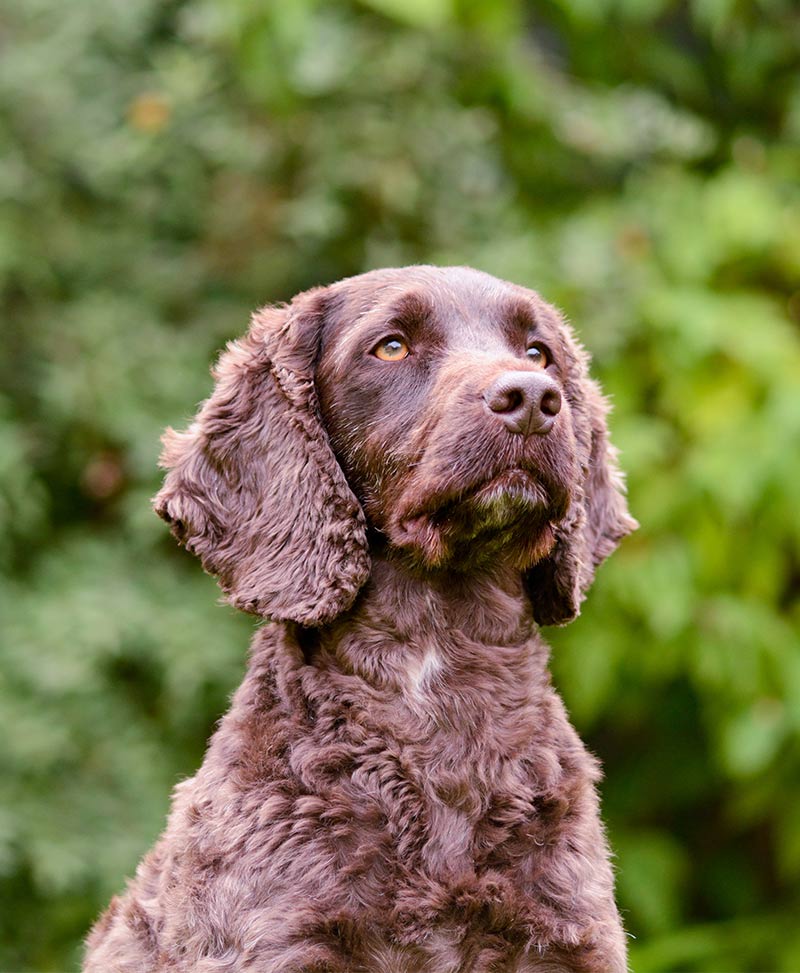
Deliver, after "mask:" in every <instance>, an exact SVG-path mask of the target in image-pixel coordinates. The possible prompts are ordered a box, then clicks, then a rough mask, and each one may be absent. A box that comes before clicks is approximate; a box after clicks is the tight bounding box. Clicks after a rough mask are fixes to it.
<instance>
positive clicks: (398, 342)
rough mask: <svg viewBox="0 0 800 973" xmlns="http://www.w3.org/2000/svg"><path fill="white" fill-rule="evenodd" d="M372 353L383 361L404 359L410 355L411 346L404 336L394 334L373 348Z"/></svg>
mask: <svg viewBox="0 0 800 973" xmlns="http://www.w3.org/2000/svg"><path fill="white" fill-rule="evenodd" d="M372 354H373V355H374V356H375V357H376V358H380V360H381V361H402V360H403V359H404V358H407V357H408V354H409V347H408V345H407V344H406V343H405V341H403V339H402V338H398V337H397V335H392V337H391V338H384V339H383V341H380V342H378V344H377V345H376V346H375V347H374V348H373V349H372Z"/></svg>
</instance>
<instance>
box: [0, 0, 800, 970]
mask: <svg viewBox="0 0 800 973" xmlns="http://www.w3.org/2000/svg"><path fill="white" fill-rule="evenodd" d="M0 146H1V147H2V148H1V151H0V286H1V287H2V318H1V319H0V327H1V328H2V342H1V344H0V571H2V575H3V580H2V589H1V590H0V641H1V644H2V671H1V673H0V754H1V755H2V756H1V757H0V759H1V760H2V767H1V768H0V770H1V772H0V794H1V795H2V797H1V799H0V895H1V896H2V902H3V905H2V907H1V908H0V942H2V946H0V968H2V969H4V970H25V971H55V970H74V969H76V968H77V966H78V963H79V956H80V941H81V938H82V936H83V935H84V933H85V931H86V929H87V927H88V926H89V924H90V922H91V921H92V920H93V918H94V917H95V915H96V914H97V913H98V911H99V910H100V909H101V908H102V907H103V906H104V905H105V904H106V903H107V901H108V899H109V897H110V896H111V894H112V893H113V892H115V891H117V890H119V889H120V887H121V886H122V884H123V880H124V876H126V875H130V874H131V873H132V871H133V869H134V868H135V865H136V863H137V861H138V859H139V858H140V856H141V855H142V853H143V852H144V851H145V850H146V849H147V848H148V847H149V846H150V844H151V843H152V842H153V840H154V839H155V837H156V835H157V834H158V833H159V831H160V829H161V827H162V825H163V821H164V816H165V813H166V810H167V807H168V800H169V792H170V789H171V787H172V786H173V785H174V784H175V782H176V781H177V780H179V779H180V778H181V777H183V776H186V775H188V774H190V773H192V771H193V769H194V768H195V767H196V766H197V765H198V763H199V762H200V760H201V759H202V753H203V749H204V743H205V740H206V738H207V736H208V734H209V733H210V732H211V730H212V729H213V727H214V724H215V721H216V720H217V719H218V718H219V716H220V715H221V714H222V712H224V710H225V708H226V704H227V699H228V696H229V694H230V692H231V691H232V690H233V688H234V687H235V686H236V684H237V683H238V682H239V680H240V679H241V676H242V673H243V667H244V660H245V652H246V646H247V642H248V639H249V635H250V633H251V632H252V630H253V628H254V622H253V621H252V620H251V619H248V618H246V617H244V616H240V615H237V614H236V613H235V612H233V610H232V609H230V608H227V607H221V606H220V605H219V604H218V592H217V589H216V587H215V585H214V583H213V581H212V580H211V579H209V578H207V577H205V576H204V575H203V574H202V572H201V570H200V567H199V565H198V564H197V563H195V562H194V561H193V559H192V558H191V557H190V556H189V555H187V554H185V553H184V552H182V551H180V550H179V549H178V548H177V547H176V545H175V544H174V543H173V541H172V540H171V539H170V538H169V536H168V532H167V530H166V528H165V527H164V525H163V524H161V523H160V522H159V521H158V520H157V518H156V517H155V516H154V515H153V514H152V513H151V512H150V508H149V497H150V496H151V495H152V494H153V492H154V491H155V489H156V487H157V484H158V472H157V469H156V461H157V456H158V450H159V446H158V440H159V435H160V433H161V430H162V428H163V427H164V426H165V425H167V424H176V425H181V424H183V423H184V422H185V420H186V419H187V418H188V417H189V416H191V414H192V413H193V412H194V408H195V405H196V404H197V402H198V401H199V400H201V399H202V398H204V397H205V396H206V395H207V394H208V393H209V390H210V387H211V381H210V378H209V376H208V367H209V364H210V362H211V361H212V360H213V358H214V355H215V353H216V351H217V350H218V349H219V348H220V347H221V346H222V344H223V343H224V341H225V340H227V339H228V338H230V337H232V336H235V335H236V334H237V333H239V332H241V331H242V330H243V329H244V328H245V326H246V323H247V317H248V313H249V312H250V310H251V309H252V308H253V307H254V306H256V305H259V304H262V303H265V302H268V301H278V300H284V299H288V298H290V297H291V296H292V295H293V294H294V293H295V292H297V291H298V290H301V289H303V288H306V287H308V286H311V285H314V284H318V283H326V282H330V281H332V280H335V279H337V278H339V277H342V276H345V275H349V274H354V273H358V272H360V271H363V270H367V269H369V268H373V267H378V266H382V265H396V264H406V263H412V262H420V261H430V262H434V263H442V264H450V263H466V264H471V265H474V266H476V267H479V268H482V269H484V270H487V271H489V272H492V273H495V274H497V275H499V276H502V277H505V278H509V279H511V280H514V281H517V282H520V283H523V284H526V285H530V286H534V287H536V288H538V289H540V290H541V291H542V292H543V293H544V294H545V295H546V296H547V297H548V298H549V299H550V300H552V301H554V302H555V303H557V304H558V305H560V306H561V307H562V308H563V309H564V310H565V311H566V313H567V314H568V315H569V317H570V318H571V319H572V320H573V322H574V323H575V325H576V327H577V329H578V330H579V332H580V334H581V335H582V337H583V339H584V341H585V343H586V345H587V346H588V347H589V348H590V350H591V351H592V352H593V354H594V357H595V371H596V374H597V375H598V376H599V377H600V378H601V379H602V381H603V383H604V385H605V387H606V389H607V390H608V392H609V393H610V395H611V397H612V398H613V402H614V407H615V411H614V415H613V417H612V427H613V435H614V439H615V441H616V443H617V444H618V445H619V446H620V447H621V450H622V463H623V466H624V467H625V468H626V469H627V471H628V473H629V484H630V498H631V507H632V509H633V511H634V513H635V514H636V516H637V517H638V518H639V520H640V521H641V523H642V528H641V530H640V531H639V532H638V533H637V534H636V535H634V536H633V537H632V538H630V539H629V540H627V541H626V542H625V544H624V545H623V547H622V549H621V550H620V551H619V552H618V553H617V554H616V555H615V556H614V557H613V558H612V559H611V561H610V562H609V563H608V564H607V565H606V566H605V567H604V568H603V570H602V572H601V574H600V577H599V580H598V582H597V584H596V587H595V588H594V590H593V592H592V594H591V596H590V599H589V601H588V602H587V603H586V605H585V608H584V614H583V616H582V617H581V618H580V619H579V620H578V621H577V622H576V623H574V624H573V625H572V626H571V627H570V628H569V629H567V630H563V631H560V630H559V631H553V632H552V641H553V644H554V658H553V664H554V671H555V676H556V680H557V683H558V686H559V687H560V689H561V691H562V693H563V695H564V696H565V698H566V700H567V703H568V705H569V708H570V710H571V712H572V714H573V717H574V721H575V723H576V724H577V726H578V728H579V730H580V732H581V734H582V735H583V737H584V738H585V739H586V740H587V741H588V743H589V745H590V746H591V748H592V749H593V750H594V751H595V752H596V753H598V754H599V755H600V757H601V758H602V760H603V762H604V764H605V767H606V780H605V782H604V785H603V800H604V805H603V807H604V813H605V816H606V819H607V822H608V828H609V832H610V836H611V841H612V844H613V846H614V849H615V851H616V854H617V868H618V885H619V901H620V904H621V907H622V909H623V910H624V915H625V921H626V924H627V927H628V929H629V930H630V932H631V934H632V935H633V936H634V937H635V939H632V941H631V952H632V962H633V966H634V969H635V970H636V971H638V973H648V971H650V973H660V971H669V973H675V971H766V970H774V971H787V973H796V971H798V970H800V921H798V919H800V891H799V890H798V879H800V649H799V647H798V642H800V638H799V637H798V633H799V630H800V608H799V607H798V592H799V591H800V515H799V514H798V506H799V505H800V11H799V9H798V6H797V4H796V3H794V2H792V0H683V2H676V0H542V2H536V0H527V2H521V0H520V2H515V0H361V2H355V0H353V2H347V0H342V2H329V3H323V2H315V0H285V2H282V3H278V2H245V0H104V2H100V3H98V2H96V0H69V3H64V2H63V0H25V2H24V3H20V2H19V0H3V6H2V9H1V10H0Z"/></svg>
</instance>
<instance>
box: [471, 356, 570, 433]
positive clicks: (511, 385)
mask: <svg viewBox="0 0 800 973" xmlns="http://www.w3.org/2000/svg"><path fill="white" fill-rule="evenodd" d="M483 399H484V401H485V402H486V406H487V408H488V409H489V410H490V411H491V412H494V413H495V414H496V415H497V416H498V418H499V419H502V421H503V424H504V425H505V427H506V429H508V431H509V432H513V433H518V434H519V435H522V436H529V435H530V434H531V433H536V434H537V435H539V436H544V435H546V434H547V433H548V432H550V430H551V429H552V428H553V424H554V423H555V421H556V416H557V415H558V413H559V412H560V411H561V392H560V391H559V389H558V385H556V383H555V382H554V381H553V379H552V378H550V376H549V375H545V374H544V373H543V372H540V371H537V372H503V374H502V375H500V376H498V377H497V378H496V379H495V380H494V382H492V384H491V385H490V386H489V388H488V389H486V391H485V392H484V393H483Z"/></svg>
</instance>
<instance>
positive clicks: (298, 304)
mask: <svg viewBox="0 0 800 973" xmlns="http://www.w3.org/2000/svg"><path fill="white" fill-rule="evenodd" d="M326 304H327V296H326V291H325V290H324V289H318V290H314V291H308V292H306V293H305V294H301V295H299V296H298V297H297V298H295V299H294V301H293V302H292V304H291V305H289V306H288V307H282V308H264V309H263V310H261V311H259V312H257V313H256V314H255V315H254V316H253V321H252V326H251V328H250V331H249V332H248V333H247V335H245V337H244V338H242V339H240V340H239V341H234V342H232V343H231V344H230V345H229V346H228V349H227V351H226V352H225V353H224V354H223V355H222V356H221V358H220V360H219V362H218V364H217V366H216V368H215V369H214V371H213V374H214V377H215V378H216V386H215V388H214V392H213V394H212V395H211V397H210V398H209V399H208V400H207V401H206V402H205V403H204V404H203V405H202V406H201V408H200V411H199V412H198V414H197V416H196V418H195V421H194V422H193V424H192V425H191V426H190V427H189V429H188V430H186V431H185V432H182V433H177V432H175V431H174V430H172V429H168V430H167V432H166V434H165V436H164V452H163V454H162V458H161V464H162V466H164V467H166V468H167V470H168V471H169V472H168V473H167V476H166V478H165V481H164V486H163V487H162V489H161V490H160V492H159V493H158V494H157V495H156V497H155V498H154V501H153V503H154V507H155V510H156V512H157V513H158V514H159V515H160V516H161V517H163V518H164V519H165V520H166V521H167V522H168V523H169V524H170V525H171V527H172V531H173V533H174V534H175V536H176V537H177V538H178V540H179V541H181V543H183V544H185V545H186V547H187V549H188V550H190V551H192V552H194V553H195V554H197V555H198V556H199V557H200V559H201V560H202V563H203V566H204V567H205V569H206V570H207V571H208V572H209V573H211V574H214V575H216V576H217V578H218V580H219V583H220V586H221V587H222V589H223V591H224V592H225V593H226V595H227V598H228V601H230V602H231V603H232V604H233V605H236V606H237V607H238V608H242V609H244V610H245V611H248V612H253V613H254V614H257V615H262V616H265V617H270V618H274V619H281V620H292V621H295V622H299V623H300V624H302V625H318V624H320V623H323V622H327V621H330V620H331V619H333V618H335V617H336V615H338V614H340V613H341V612H342V611H344V610H346V609H347V608H349V607H350V605H351V604H352V602H353V600H354V599H355V596H356V594H357V593H358V591H359V589H360V588H361V587H362V585H363V584H364V582H365V581H366V579H367V577H368V575H369V570H370V560H369V555H368V549H367V540H366V528H365V521H364V514H363V512H362V510H361V507H360V505H359V503H358V501H357V500H356V498H355V496H354V495H353V493H352V491H351V490H350V487H349V485H348V483H347V481H346V479H345V476H344V473H343V472H342V470H341V468H340V467H339V464H338V462H337V461H336V458H335V456H334V454H333V450H332V449H331V446H330V443H329V441H328V435H327V433H326V431H325V429H324V427H323V425H322V422H321V419H320V416H319V408H318V405H317V398H316V393H315V390H314V369H315V365H316V359H317V356H318V350H319V340H320V332H321V329H322V326H323V323H324V319H325V313H326Z"/></svg>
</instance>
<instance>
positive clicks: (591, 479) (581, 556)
mask: <svg viewBox="0 0 800 973" xmlns="http://www.w3.org/2000/svg"><path fill="white" fill-rule="evenodd" d="M570 337H571V336H570ZM569 345H570V348H571V354H570V358H571V360H572V362H573V367H572V374H571V375H570V376H569V377H568V379H567V381H566V383H565V391H566V393H567V397H568V399H569V402H570V407H571V412H572V415H573V419H574V426H575V430H574V431H575V438H576V444H577V449H578V456H579V460H580V464H581V470H582V473H583V483H582V485H581V487H580V489H579V491H578V493H577V495H576V496H575V497H574V499H573V501H572V504H571V507H570V510H569V513H568V514H567V517H566V519H565V520H564V522H563V523H562V524H560V525H559V527H558V528H557V530H556V544H555V547H554V548H553V550H552V552H551V553H550V555H549V556H548V557H546V558H544V559H543V560H542V561H540V562H539V563H538V564H535V565H534V566H533V568H532V569H531V570H530V571H529V572H528V573H527V575H526V579H525V580H526V587H527V590H528V595H529V597H530V599H531V603H532V605H533V615H534V618H535V619H536V621H537V622H538V623H539V624H540V625H566V624H567V622H571V621H572V620H573V619H574V618H575V617H576V616H577V615H578V614H579V613H580V605H581V602H582V601H583V599H584V598H585V597H586V592H587V591H588V589H589V587H590V585H591V583H592V580H593V579H594V575H595V571H596V569H597V567H598V566H599V565H600V564H601V563H602V562H603V561H604V560H605V559H606V558H607V557H608V556H609V554H611V553H612V552H613V551H614V550H615V549H616V547H617V545H618V544H619V542H620V541H621V540H622V538H623V537H625V535H626V534H629V533H630V532H631V531H633V530H636V528H637V527H638V526H639V525H638V523H637V522H636V521H635V520H634V519H633V517H631V516H630V514H629V513H628V506H627V502H626V499H625V484H624V480H623V476H622V473H621V472H620V470H619V468H618V466H617V459H616V457H617V451H616V449H615V448H614V447H613V446H612V445H611V443H610V442H609V440H608V428H607V424H606V415H607V413H608V404H607V402H606V400H605V399H604V398H603V395H602V393H601V392H600V387H599V386H598V385H597V383H596V382H594V381H593V380H592V379H590V378H589V376H588V369H587V363H588V359H587V356H586V355H585V353H584V352H583V350H582V349H581V348H580V346H579V345H577V343H574V344H573V343H572V341H570V342H569Z"/></svg>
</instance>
